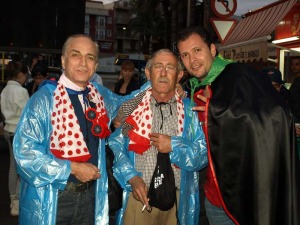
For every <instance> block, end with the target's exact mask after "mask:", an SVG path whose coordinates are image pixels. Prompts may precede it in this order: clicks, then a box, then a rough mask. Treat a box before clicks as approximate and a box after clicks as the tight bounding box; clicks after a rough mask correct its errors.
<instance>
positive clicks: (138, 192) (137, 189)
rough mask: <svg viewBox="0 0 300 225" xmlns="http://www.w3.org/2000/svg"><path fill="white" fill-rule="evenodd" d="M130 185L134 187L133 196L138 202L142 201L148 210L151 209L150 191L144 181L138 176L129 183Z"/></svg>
mask: <svg viewBox="0 0 300 225" xmlns="http://www.w3.org/2000/svg"><path fill="white" fill-rule="evenodd" d="M128 183H129V184H130V185H131V187H132V196H133V197H134V198H135V199H136V200H138V201H141V202H142V203H143V204H144V205H146V207H147V208H149V207H150V206H149V199H148V197H147V194H148V189H147V187H146V184H145V182H144V180H143V179H142V178H140V177H138V176H134V177H133V178H131V179H130V180H129V181H128Z"/></svg>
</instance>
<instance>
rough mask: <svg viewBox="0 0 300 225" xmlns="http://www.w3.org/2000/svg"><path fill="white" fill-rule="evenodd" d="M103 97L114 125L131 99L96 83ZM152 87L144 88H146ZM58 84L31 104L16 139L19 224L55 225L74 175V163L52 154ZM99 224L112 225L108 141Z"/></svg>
mask: <svg viewBox="0 0 300 225" xmlns="http://www.w3.org/2000/svg"><path fill="white" fill-rule="evenodd" d="M93 84H94V86H95V87H96V88H97V90H98V91H99V93H100V94H101V95H102V96H103V99H104V103H105V108H106V110H107V113H108V116H109V119H110V122H111V120H112V118H114V117H115V116H116V110H117V109H118V107H119V105H120V104H121V103H122V102H124V101H125V100H128V99H129V98H130V97H131V96H134V94H135V93H132V95H130V96H124V97H121V96H118V95H116V94H114V93H113V92H111V91H110V90H109V89H107V88H105V87H103V86H100V85H98V84H96V83H93ZM148 85H149V84H146V85H144V88H146V86H148ZM55 88H56V84H55V83H53V82H50V81H48V83H46V84H45V85H44V86H42V87H41V88H40V89H39V90H38V91H37V92H36V93H35V94H34V95H33V96H32V97H31V98H30V100H29V102H28V103H27V105H26V107H25V108H24V110H23V113H22V115H21V118H20V122H19V124H18V127H17V130H16V133H15V138H14V144H13V149H14V155H15V159H16V162H17V169H18V173H19V174H20V177H21V187H20V212H19V224H24V225H55V221H56V209H57V195H58V191H59V190H63V189H64V188H65V185H66V184H67V180H68V177H69V175H70V173H71V168H70V161H68V160H62V159H58V158H56V157H55V156H54V155H53V154H52V153H51V151H50V149H49V145H50V136H51V132H52V125H51V113H52V108H53V93H54V91H55ZM98 154H99V159H98V165H99V169H100V173H101V177H100V178H99V179H98V180H97V186H96V199H95V204H96V207H95V224H97V225H106V224H108V195H107V173H106V165H105V140H101V139H100V140H99V148H98Z"/></svg>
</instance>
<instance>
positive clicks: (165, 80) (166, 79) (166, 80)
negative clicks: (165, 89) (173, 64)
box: [157, 77, 169, 83]
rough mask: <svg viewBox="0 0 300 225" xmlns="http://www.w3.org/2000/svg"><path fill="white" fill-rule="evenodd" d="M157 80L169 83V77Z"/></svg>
mask: <svg viewBox="0 0 300 225" xmlns="http://www.w3.org/2000/svg"><path fill="white" fill-rule="evenodd" d="M157 81H158V82H160V83H169V79H168V78H167V77H159V78H158V79H157Z"/></svg>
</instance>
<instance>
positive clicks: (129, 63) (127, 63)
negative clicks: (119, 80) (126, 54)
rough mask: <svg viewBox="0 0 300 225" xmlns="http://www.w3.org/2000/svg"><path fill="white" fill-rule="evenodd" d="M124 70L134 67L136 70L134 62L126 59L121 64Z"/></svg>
mask: <svg viewBox="0 0 300 225" xmlns="http://www.w3.org/2000/svg"><path fill="white" fill-rule="evenodd" d="M121 68H122V70H123V69H132V70H134V63H133V62H132V61H131V60H129V59H126V60H125V61H124V62H123V63H122V66H121Z"/></svg>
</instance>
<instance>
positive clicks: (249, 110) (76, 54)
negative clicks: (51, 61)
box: [1, 27, 300, 225]
mask: <svg viewBox="0 0 300 225" xmlns="http://www.w3.org/2000/svg"><path fill="white" fill-rule="evenodd" d="M176 44H177V50H178V52H176V53H174V52H172V51H171V50H169V49H160V50H158V51H156V52H154V53H153V54H152V55H151V57H150V58H149V60H148V62H147V65H146V68H145V75H146V78H147V79H148V82H147V83H145V84H143V85H141V84H139V82H138V81H137V80H136V79H135V77H134V63H133V62H132V61H130V60H125V61H124V63H123V64H122V67H121V74H120V79H119V80H118V81H117V83H116V84H115V88H114V91H112V90H110V89H108V88H106V87H104V86H103V82H102V80H101V77H100V76H99V75H98V74H97V73H96V68H97V66H98V58H99V46H98V44H97V42H94V41H93V40H92V39H91V38H90V37H89V36H87V35H84V34H77V35H72V36H70V37H68V38H67V40H66V41H65V43H64V45H63V47H62V56H61V65H62V68H63V73H62V75H61V76H60V77H59V78H57V79H51V80H50V79H47V65H46V64H45V63H44V62H43V61H39V60H37V61H36V62H35V63H33V65H32V67H30V69H29V68H28V67H27V66H26V65H24V64H22V63H20V62H11V63H10V64H9V66H7V70H8V71H9V74H10V78H11V80H10V81H9V82H8V83H7V86H6V87H5V88H4V89H3V91H2V93H1V111H2V113H3V115H4V119H5V127H4V131H5V132H4V134H5V138H6V140H7V141H8V143H9V148H10V169H9V194H10V198H11V215H13V216H17V215H18V216H19V224H24V225H25V224H26V225H27V224H37V225H40V224H47V225H50V224H53V225H54V224H56V225H64V224H74V225H77V224H78V225H82V224H84V225H89V224H90V225H93V224H99V225H100V224H101V225H105V224H107V225H108V224H109V225H113V224H119V225H121V224H125V225H127V224H128V225H129V224H130V225H132V224H144V225H147V224H149V225H150V224H164V225H177V224H182V225H183V224H186V225H198V224H201V221H200V220H199V218H200V205H201V203H203V204H204V205H205V211H206V216H207V218H208V221H209V223H210V224H211V225H223V224H241V225H248V224H249V225H253V224H264V225H273V224H286V225H297V224H299V223H300V218H299V216H298V209H299V208H300V199H299V193H300V186H299V185H300V184H299V182H300V167H299V166H300V164H299V162H300V161H299V159H300V157H299V151H298V150H299V149H297V138H296V137H298V144H299V137H300V132H299V130H300V127H298V126H299V123H300V116H299V113H300V110H299V102H300V101H298V98H299V97H300V93H299V91H300V87H299V79H300V58H298V57H295V58H293V59H292V60H291V64H292V67H291V68H292V70H293V73H294V77H295V79H294V82H293V83H292V85H291V87H290V89H289V90H288V89H286V88H285V87H284V81H283V79H282V74H281V73H280V71H279V70H278V69H276V68H267V69H265V70H263V71H257V70H255V69H253V68H252V67H251V66H249V65H246V64H243V63H236V62H234V61H232V60H228V59H224V58H223V57H222V55H221V54H219V53H218V50H217V47H216V45H215V44H214V43H213V42H212V41H211V39H210V37H209V35H208V32H207V31H206V30H205V29H204V28H202V27H189V28H186V29H183V30H181V31H180V32H179V33H178V37H177V42H176ZM29 73H30V74H31V76H32V82H31V83H27V84H26V85H25V83H26V81H27V77H28V74H29ZM183 77H184V78H183ZM99 78H100V79H99ZM183 79H184V82H185V83H184V85H182V86H178V84H179V83H180V81H182V80H183ZM107 148H109V149H111V150H112V152H113V155H114V160H113V167H112V170H113V176H114V179H116V181H117V182H118V183H119V185H120V186H121V188H122V192H123V196H122V199H121V200H120V201H121V202H120V208H119V209H117V210H116V211H115V212H113V214H112V213H111V211H110V198H109V195H108V193H109V190H108V189H109V188H111V186H110V184H109V183H108V181H109V179H111V178H112V177H111V176H112V175H111V173H109V172H108V171H107V167H106V163H107V157H106V150H107ZM203 169H206V170H205V171H206V177H205V178H203V180H201V179H202V177H201V176H199V174H200V172H201V170H203ZM202 190H203V192H204V194H205V197H204V199H202V198H200V192H201V191H202Z"/></svg>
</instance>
